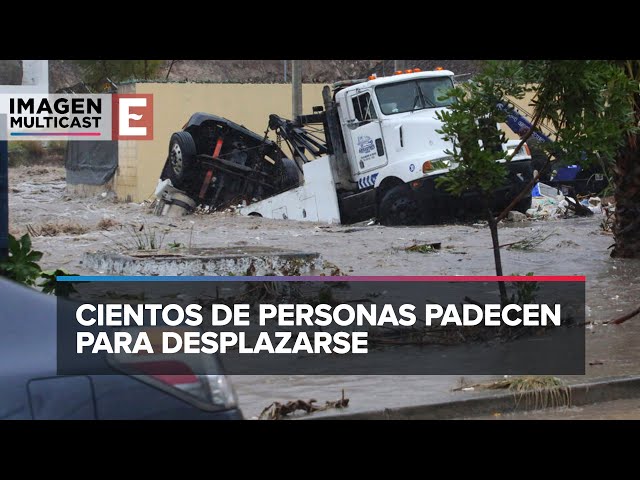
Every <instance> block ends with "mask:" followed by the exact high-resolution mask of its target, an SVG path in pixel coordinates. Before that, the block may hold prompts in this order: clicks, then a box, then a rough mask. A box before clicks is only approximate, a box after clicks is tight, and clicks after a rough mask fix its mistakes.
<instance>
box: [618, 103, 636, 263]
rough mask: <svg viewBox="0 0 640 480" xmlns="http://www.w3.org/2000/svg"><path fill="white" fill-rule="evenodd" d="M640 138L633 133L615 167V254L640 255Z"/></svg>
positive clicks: (620, 256) (629, 256)
mask: <svg viewBox="0 0 640 480" xmlns="http://www.w3.org/2000/svg"><path fill="white" fill-rule="evenodd" d="M634 100H635V102H634V112H635V118H636V121H640V95H638V94H636V95H635V98H634ZM639 141H640V138H638V135H636V134H630V135H629V137H628V140H627V145H625V147H624V148H623V149H622V150H621V151H620V153H619V154H618V158H617V159H616V165H615V168H614V184H615V186H616V189H615V193H614V195H615V201H616V211H615V220H614V224H613V234H614V236H615V246H614V248H613V250H612V251H611V256H612V257H619V258H640V144H639Z"/></svg>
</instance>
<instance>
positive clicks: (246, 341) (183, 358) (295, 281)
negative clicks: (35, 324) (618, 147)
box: [58, 277, 585, 376]
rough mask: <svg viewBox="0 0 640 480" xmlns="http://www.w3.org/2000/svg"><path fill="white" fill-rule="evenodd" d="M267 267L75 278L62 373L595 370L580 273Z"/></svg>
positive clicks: (63, 306) (62, 325)
mask: <svg viewBox="0 0 640 480" xmlns="http://www.w3.org/2000/svg"><path fill="white" fill-rule="evenodd" d="M260 278H261V279H260V280H257V279H252V278H251V277H242V278H236V279H228V280H227V279H220V278H218V279H216V281H209V282H207V281H121V282H119V281H104V282H101V281H90V282H84V281H74V282H69V283H68V284H67V285H68V286H69V287H70V288H69V289H68V290H69V292H70V293H69V295H68V297H66V298H62V297H60V298H58V374H60V375H83V374H114V373H117V372H124V373H128V374H144V375H156V376H158V375H190V374H216V373H220V372H221V371H224V372H225V373H229V374H237V375H241V374H251V375H256V374H265V375H266V374H269V375H273V374H276V375H278V374H284V375H336V374H349V375H356V374H357V375H380V374H394V375H416V374H418V375H420V374H425V375H426V374H429V375H440V374H456V375H484V374H491V375H495V374H511V375H522V374H531V375H582V374H584V373H585V335H584V326H585V311H584V305H585V290H584V282H583V281H580V280H578V281H536V280H535V277H531V279H527V280H522V279H520V281H508V282H505V283H506V287H507V298H506V299H503V301H501V298H500V294H499V289H498V283H497V282H495V281H421V280H410V281H407V280H403V279H402V277H386V278H384V281H380V280H381V278H378V277H367V279H366V280H352V279H350V278H349V277H327V278H326V279H321V278H322V277H313V280H309V278H310V277H299V278H295V277H273V278H269V277H260ZM265 278H269V279H268V280H263V279H265ZM371 278H374V279H376V280H375V281H371ZM227 320H228V322H227ZM225 322H227V323H225Z"/></svg>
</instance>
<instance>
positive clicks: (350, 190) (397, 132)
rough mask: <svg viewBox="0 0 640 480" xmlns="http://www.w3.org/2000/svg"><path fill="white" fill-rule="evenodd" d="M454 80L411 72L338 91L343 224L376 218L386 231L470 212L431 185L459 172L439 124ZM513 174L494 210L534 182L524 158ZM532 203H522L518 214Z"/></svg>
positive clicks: (443, 72) (440, 73)
mask: <svg viewBox="0 0 640 480" xmlns="http://www.w3.org/2000/svg"><path fill="white" fill-rule="evenodd" d="M453 77H454V74H453V72H450V71H448V70H435V71H428V72H414V71H408V72H407V73H403V74H396V75H392V76H389V77H382V78H372V77H370V79H368V80H367V81H364V82H360V83H356V84H353V85H348V86H345V87H342V88H341V86H340V85H338V86H337V88H336V89H335V90H334V91H335V94H334V107H335V111H336V113H337V117H338V118H337V122H338V123H339V125H340V133H341V137H342V138H341V141H342V142H343V153H344V155H337V156H336V158H335V159H334V163H335V162H340V161H341V160H340V158H342V159H343V160H342V161H343V162H348V168H335V167H334V168H333V171H334V177H335V178H336V184H337V186H338V191H339V200H340V207H341V208H340V211H341V215H342V217H343V219H342V220H343V222H345V221H347V222H349V221H350V222H353V221H358V220H359V219H360V218H362V217H371V216H377V217H378V218H379V219H380V220H381V222H382V223H386V224H404V223H413V222H415V221H421V222H426V223H431V222H433V221H437V217H438V216H439V215H438V213H443V214H444V216H448V214H451V215H452V216H457V215H458V214H459V210H460V209H461V208H462V209H465V210H469V202H466V204H465V203H464V202H462V203H461V202H458V201H456V200H455V199H453V198H452V197H450V196H449V195H447V194H446V192H444V191H441V190H439V189H438V188H437V187H436V186H435V183H434V180H435V178H437V177H438V176H440V175H443V174H445V173H446V172H448V171H449V169H450V168H454V167H455V166H456V165H455V164H454V163H453V161H452V158H451V156H449V155H448V154H446V153H445V151H446V150H449V149H451V148H452V145H451V143H450V142H447V141H445V140H444V139H443V138H442V134H440V133H438V130H439V129H440V128H441V127H442V122H441V121H440V120H439V119H438V118H437V113H438V112H440V111H442V110H444V109H446V108H447V107H448V106H449V105H450V104H451V102H452V101H453V99H452V98H448V97H446V92H447V90H449V89H450V88H451V87H453ZM332 143H333V145H334V146H335V145H336V144H339V143H341V142H336V141H334V142H332ZM334 148H335V147H334ZM503 148H504V146H503ZM506 153H507V152H506V151H505V156H506ZM509 172H510V173H509V184H508V185H505V186H504V188H502V189H500V190H499V191H498V192H496V193H497V195H496V199H495V202H496V204H495V205H494V208H500V207H501V206H502V207H504V206H506V203H508V201H509V199H510V198H513V195H515V194H517V193H519V191H520V190H521V188H520V189H519V187H523V186H524V184H525V182H528V180H529V179H530V178H531V168H530V156H529V155H528V153H527V152H521V153H520V154H519V155H516V156H515V157H514V159H513V160H512V161H511V162H510V165H509ZM346 176H348V178H345V177H346ZM340 191H341V192H342V193H340ZM530 201H531V197H530V196H529V197H528V198H525V201H524V202H523V203H522V205H519V209H526V208H528V204H530ZM475 203H477V202H475ZM471 204H473V202H471ZM452 209H457V211H456V212H454V211H453V210H452ZM434 215H435V216H434ZM345 217H348V218H345Z"/></svg>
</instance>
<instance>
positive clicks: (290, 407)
mask: <svg viewBox="0 0 640 480" xmlns="http://www.w3.org/2000/svg"><path fill="white" fill-rule="evenodd" d="M314 403H317V400H314V399H311V400H309V401H307V402H305V401H304V400H293V401H290V402H287V403H284V404H283V403H280V402H273V403H272V404H271V405H269V406H267V407H266V408H265V409H264V410H262V413H260V416H259V417H258V420H262V419H265V420H281V419H282V418H283V417H286V416H287V415H289V414H290V413H294V412H296V411H298V410H303V411H304V412H306V413H307V414H309V413H313V412H321V411H324V410H328V409H330V408H346V407H348V406H349V399H348V398H344V389H343V390H342V398H340V399H338V400H335V401H333V402H330V401H326V402H325V404H324V405H323V406H317V405H314Z"/></svg>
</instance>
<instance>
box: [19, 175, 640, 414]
mask: <svg viewBox="0 0 640 480" xmlns="http://www.w3.org/2000/svg"><path fill="white" fill-rule="evenodd" d="M9 176H10V193H9V195H10V198H9V208H10V230H11V231H12V233H14V234H21V233H25V232H26V231H27V229H28V228H29V229H30V230H31V231H32V232H36V233H38V232H42V233H43V235H42V236H37V237H35V238H33V244H34V247H35V248H36V249H38V250H41V251H43V252H44V257H43V259H42V261H41V264H42V266H43V267H44V268H63V269H65V270H67V271H69V272H73V273H77V274H100V273H104V272H95V271H92V270H90V269H89V268H87V267H86V266H85V265H83V264H82V263H81V262H82V256H83V254H84V253H85V252H88V251H94V250H105V249H106V250H109V249H111V250H117V249H118V248H121V246H122V245H123V244H124V245H132V247H133V246H134V242H133V241H132V233H131V232H132V230H131V229H132V228H134V229H135V228H139V227H140V226H142V225H144V231H147V232H149V231H153V232H155V233H157V234H158V236H160V234H162V237H163V238H162V241H163V242H164V244H165V245H168V244H173V245H177V244H180V245H185V246H186V245H190V246H191V247H195V248H226V247H242V246H245V247H247V248H248V249H251V248H256V247H273V248H279V249H287V250H299V251H303V252H317V253H319V254H320V255H321V258H322V260H323V262H325V263H324V273H326V274H342V275H491V274H493V273H494V270H493V254H492V250H491V248H490V245H491V241H490V234H489V229H488V227H487V226H486V225H483V224H481V223H476V224H473V223H467V224H460V225H439V226H425V227H383V226H379V225H370V226H367V225H366V224H358V225H344V226H341V225H324V224H318V223H302V222H294V221H287V220H267V219H262V218H254V217H239V216H236V215H233V214H231V213H216V214H210V215H190V216H187V217H183V218H179V219H176V218H170V219H169V218H160V217H155V216H153V215H152V214H151V213H150V211H149V208H148V204H147V205H144V204H133V203H116V202H114V201H113V200H112V199H111V197H110V196H109V195H106V196H104V197H103V196H98V197H95V198H88V199H78V198H70V197H68V196H67V195H66V194H65V186H66V184H65V180H64V169H61V168H50V167H27V168H25V167H20V168H14V169H11V170H10V173H9ZM601 221H602V217H601V216H599V215H594V216H593V217H588V218H576V217H574V218H566V219H554V220H544V221H543V220H541V221H532V222H520V223H504V224H503V225H502V226H501V228H500V230H499V231H500V242H501V243H502V244H508V243H512V242H517V241H519V240H522V239H525V238H531V237H532V236H534V237H539V238H542V237H545V236H548V238H546V240H544V241H543V242H542V243H541V244H539V245H538V246H537V247H536V248H534V249H532V250H516V249H508V248H503V249H502V259H503V267H504V273H505V274H526V273H528V272H533V273H534V274H536V275H585V276H586V277H587V284H586V293H587V321H589V322H591V324H590V325H588V327H587V328H588V329H587V359H586V361H587V376H589V377H601V376H612V375H624V374H638V373H640V318H635V319H632V320H629V321H627V322H626V323H624V324H622V325H617V326H614V325H602V322H603V321H606V320H608V319H611V318H613V317H616V316H619V315H621V314H623V313H625V312H627V311H630V310H632V309H634V308H635V307H637V305H638V302H639V301H640V288H639V282H640V280H639V278H640V261H635V260H634V261H629V260H620V259H611V258H610V257H609V247H610V246H611V245H612V243H613V238H612V236H611V234H609V233H605V232H603V231H602V228H601V226H600V224H601ZM45 235H50V236H45ZM414 242H417V243H431V242H440V243H441V244H442V248H441V249H440V250H436V251H433V252H429V253H419V252H406V251H404V248H405V247H408V246H410V245H412V244H413V243H414ZM237 273H241V272H237ZM233 380H234V384H235V386H236V389H237V391H238V393H239V396H240V403H241V406H242V409H243V411H244V412H245V415H246V416H247V417H253V416H255V415H257V414H258V413H259V412H260V411H261V410H262V408H263V407H265V406H266V405H268V404H269V403H271V402H272V401H274V400H278V401H287V400H295V399H298V398H304V399H309V398H315V399H317V400H318V401H320V402H324V401H325V400H336V399H337V398H339V397H340V394H341V390H342V389H343V388H344V389H345V391H346V395H347V396H348V397H350V398H351V402H350V406H349V408H350V409H354V411H355V410H356V409H362V410H366V409H367V408H373V407H381V406H382V407H384V406H392V405H397V404H410V403H411V402H414V403H415V402H424V401H436V400H442V399H444V398H449V397H451V396H452V395H454V394H453V393H451V392H450V390H451V388H453V387H455V386H456V383H457V382H459V381H460V379H459V377H449V376H438V377H414V376H411V377H408V376H405V377H391V376H366V377H363V376H359V377H356V376H305V377H300V376H297V377H289V376H261V377H247V376H244V377H234V378H233ZM469 380H475V379H469ZM568 380H569V381H577V380H581V381H584V378H579V379H578V378H569V379H568ZM455 395H456V396H457V397H456V398H459V396H460V395H461V393H459V392H458V393H456V394H455Z"/></svg>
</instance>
